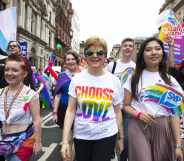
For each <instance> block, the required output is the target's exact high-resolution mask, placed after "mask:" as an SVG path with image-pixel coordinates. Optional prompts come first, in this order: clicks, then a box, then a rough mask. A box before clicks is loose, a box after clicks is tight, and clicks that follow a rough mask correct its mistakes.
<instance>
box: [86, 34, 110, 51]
mask: <svg viewBox="0 0 184 161" xmlns="http://www.w3.org/2000/svg"><path fill="white" fill-rule="evenodd" d="M92 45H99V46H101V47H102V48H103V50H104V51H106V52H107V43H106V41H105V40H104V39H102V38H100V37H98V36H92V37H89V38H88V39H87V40H86V42H85V45H84V49H85V50H86V49H88V48H89V47H90V46H92Z"/></svg>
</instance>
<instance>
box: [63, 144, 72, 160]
mask: <svg viewBox="0 0 184 161" xmlns="http://www.w3.org/2000/svg"><path fill="white" fill-rule="evenodd" d="M61 154H62V157H63V160H64V161H71V160H72V154H71V149H70V144H69V143H63V144H62V147H61Z"/></svg>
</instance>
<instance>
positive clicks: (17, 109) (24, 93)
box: [0, 85, 39, 124]
mask: <svg viewBox="0 0 184 161" xmlns="http://www.w3.org/2000/svg"><path fill="white" fill-rule="evenodd" d="M6 88H7V87H6ZM6 88H5V89H4V91H3V92H2V90H3V89H0V94H1V95H0V121H2V122H6V123H7V124H31V123H32V116H31V112H30V110H27V111H25V110H24V105H25V103H26V100H27V98H30V97H32V96H34V98H33V99H39V96H38V95H35V91H34V90H32V89H30V88H29V87H28V86H25V85H24V87H23V89H22V90H21V92H20V94H19V95H18V97H17V98H16V100H15V101H14V103H13V105H12V107H9V105H10V103H11V102H12V99H13V96H8V97H7V107H8V108H11V109H10V112H9V117H8V118H7V120H6V119H5V112H4V95H5V91H6Z"/></svg>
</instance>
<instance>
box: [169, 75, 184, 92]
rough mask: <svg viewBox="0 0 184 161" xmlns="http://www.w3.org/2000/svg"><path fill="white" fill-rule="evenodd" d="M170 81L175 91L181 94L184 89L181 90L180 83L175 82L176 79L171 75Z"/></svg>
mask: <svg viewBox="0 0 184 161" xmlns="http://www.w3.org/2000/svg"><path fill="white" fill-rule="evenodd" d="M171 82H172V83H173V85H174V88H175V89H176V90H177V91H179V92H180V93H181V94H183V95H184V91H183V89H182V87H181V86H180V84H179V83H178V82H177V80H176V79H175V78H174V77H172V76H171Z"/></svg>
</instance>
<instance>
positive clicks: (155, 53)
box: [144, 41, 163, 70]
mask: <svg viewBox="0 0 184 161" xmlns="http://www.w3.org/2000/svg"><path fill="white" fill-rule="evenodd" d="M162 58H163V51H162V48H161V46H160V44H159V43H158V42H157V41H150V42H149V43H148V44H147V45H146V47H145V49H144V62H145V65H146V69H148V70H158V69H159V64H160V62H161V61H162Z"/></svg>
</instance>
